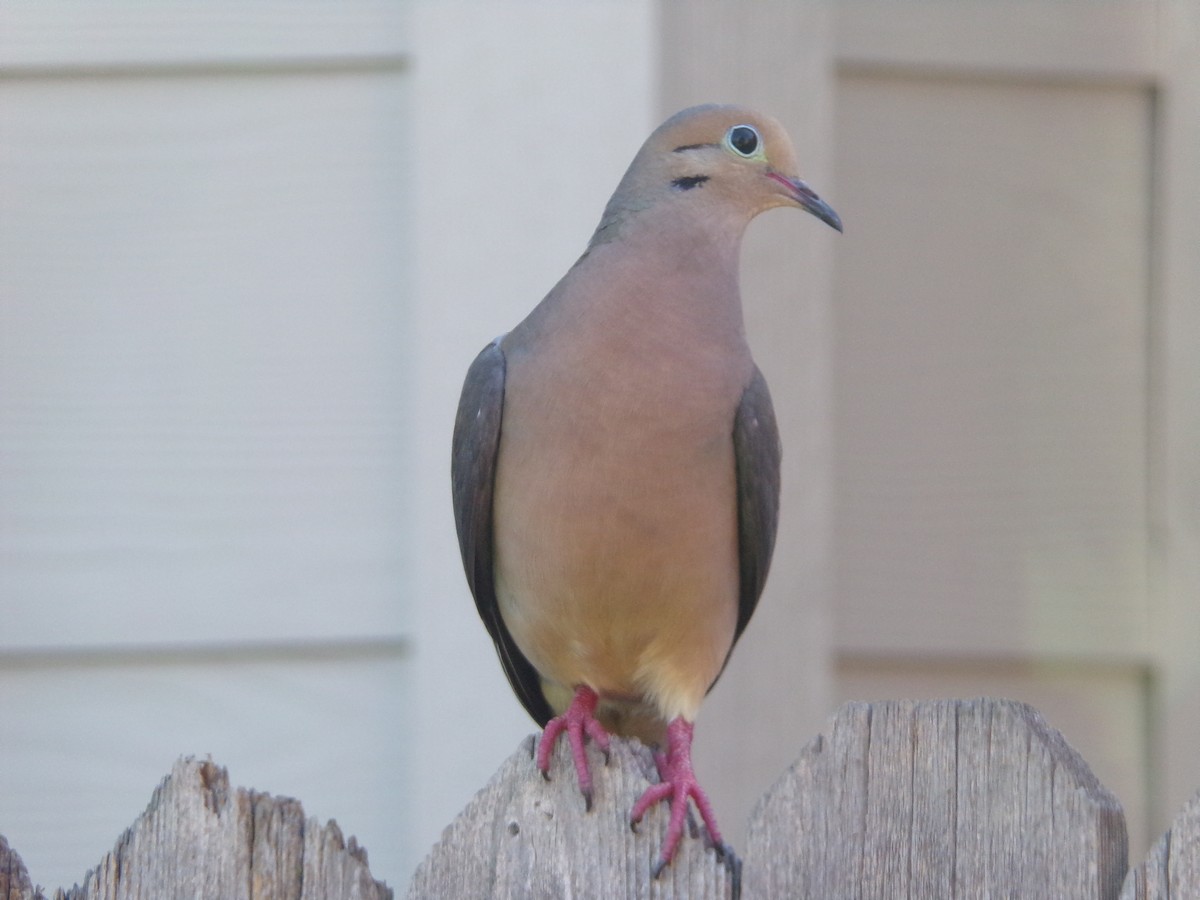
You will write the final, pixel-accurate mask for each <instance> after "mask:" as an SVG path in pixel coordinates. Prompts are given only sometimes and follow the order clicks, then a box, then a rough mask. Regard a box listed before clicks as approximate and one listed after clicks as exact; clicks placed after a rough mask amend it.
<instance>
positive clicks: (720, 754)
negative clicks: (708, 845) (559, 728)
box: [0, 0, 1200, 887]
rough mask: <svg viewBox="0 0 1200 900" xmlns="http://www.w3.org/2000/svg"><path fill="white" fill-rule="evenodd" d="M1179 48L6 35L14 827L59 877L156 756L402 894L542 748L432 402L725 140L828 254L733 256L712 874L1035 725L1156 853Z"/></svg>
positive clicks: (758, 244)
mask: <svg viewBox="0 0 1200 900" xmlns="http://www.w3.org/2000/svg"><path fill="white" fill-rule="evenodd" d="M1198 34H1200V6H1198V5H1197V4H1196V3H1195V2H1194V0H1186V2H1185V0H1178V2H1175V0H1159V2H1153V0H1139V2H1095V3H1083V2H1080V3H1061V4H1059V3H1054V4H1047V3H1042V2H1032V0H1029V2H1025V0H1006V2H982V0H980V2H969V3H962V2H949V0H936V2H935V0H913V2H910V3H906V4H897V3H894V2H877V3H867V2H845V3H841V4H836V5H835V4H820V3H816V2H813V3H804V4H797V3H790V2H782V0H779V2H762V3H755V4H735V3H733V2H713V0H707V2H689V3H684V2H682V0H578V2H572V3H550V2H534V0H525V2H510V0H504V2H483V0H477V2H463V0H459V2H449V0H445V2H443V0H411V2H386V3H385V2H372V0H340V2H336V3H334V2H327V0H307V2H299V3H279V2H267V0H263V2H256V0H251V2H245V0H243V2H238V3H233V2H223V0H222V2H211V0H209V2H204V3H200V2H193V0H186V2H185V0H178V2H177V0H169V2H162V3H158V4H155V5H153V6H152V7H151V6H147V5H142V4H134V3H130V2H121V0H108V2H96V3H93V4H90V5H88V6H87V7H86V9H84V8H81V7H80V6H79V5H76V4H65V3H59V2H52V0H14V2H9V3H7V4H5V5H4V6H3V7H2V8H0V833H3V834H5V835H6V836H7V837H8V838H9V840H10V841H11V843H12V844H13V846H14V847H16V848H17V850H18V851H19V852H20V853H21V854H22V856H23V857H24V858H25V860H26V861H27V863H28V865H29V868H30V870H31V872H32V874H33V876H34V878H35V879H36V880H38V881H41V882H42V883H43V884H47V885H51V886H56V885H59V884H69V883H70V882H72V881H74V880H75V879H77V878H79V877H81V876H82V873H83V872H84V870H85V869H86V868H87V867H88V866H89V865H91V864H93V863H94V862H96V861H97V860H98V859H99V858H100V856H101V855H102V854H103V853H104V852H105V851H106V850H107V849H108V848H109V847H110V846H111V845H112V843H113V841H114V840H115V839H116V837H117V835H118V834H119V832H120V830H121V829H122V828H124V827H125V826H126V825H128V824H129V823H130V822H131V821H132V820H133V818H134V817H135V816H136V815H137V814H138V812H139V811H140V810H141V809H142V808H143V807H144V805H145V803H146V801H147V800H148V797H149V793H150V790H151V789H152V787H153V785H154V783H155V782H156V780H157V779H158V778H159V777H161V776H162V775H164V774H165V773H166V772H167V771H168V769H169V768H170V765H171V763H172V761H173V760H174V758H175V757H176V756H177V755H180V754H185V753H191V754H201V755H202V754H208V753H211V754H212V755H213V757H214V758H215V759H216V760H217V761H218V762H220V763H222V764H224V765H226V766H228V767H229V768H230V770H231V777H232V778H233V780H234V782H235V783H237V784H243V785H248V786H253V787H255V788H258V789H261V790H267V791H271V792H274V793H282V794H291V795H294V796H297V797H299V798H300V799H302V800H303V801H304V804H305V808H306V810H307V811H308V812H309V813H310V814H311V815H316V816H318V817H320V818H322V819H325V818H331V817H332V818H336V819H337V820H338V821H339V822H340V823H341V824H342V826H343V828H344V829H345V830H346V831H347V832H349V833H354V834H356V835H357V836H358V837H359V839H360V841H361V842H362V843H363V844H365V845H366V847H367V848H368V849H369V851H370V855H371V862H372V870H373V871H374V873H375V874H376V875H377V876H378V877H382V878H385V879H387V880H388V881H389V882H390V883H392V884H393V885H394V886H398V887H402V886H403V885H404V884H406V882H407V879H408V876H409V873H410V871H411V869H412V868H413V866H415V864H416V863H417V861H418V860H419V859H420V858H421V856H422V855H423V854H424V853H425V852H426V850H427V849H428V847H429V846H430V844H431V843H432V842H433V841H434V840H435V839H436V838H437V835H438V834H439V833H440V830H441V828H442V827H443V826H444V825H445V824H447V823H448V822H449V821H450V819H451V818H452V817H453V816H454V814H455V813H456V812H457V811H458V809H460V808H461V807H462V806H463V805H464V804H465V803H466V802H467V801H468V800H469V798H470V796H471V795H472V793H473V792H474V791H475V790H476V789H477V788H478V787H479V786H481V785H482V784H483V783H484V781H485V780H486V779H487V778H488V777H489V776H490V775H491V773H492V772H493V771H494V770H495V768H496V767H497V766H498V765H499V763H500V761H501V760H502V759H503V758H504V757H505V756H506V755H507V754H508V753H510V752H511V751H512V750H513V748H515V746H516V745H517V743H518V742H519V740H520V739H521V738H522V737H523V736H524V735H525V734H526V733H528V732H529V731H530V730H531V729H532V723H531V722H529V720H528V719H527V718H526V717H525V716H524V714H523V712H522V711H521V709H520V707H519V706H518V704H517V703H516V701H515V699H513V698H512V697H511V695H510V692H509V690H508V687H507V685H506V684H505V681H504V679H503V676H502V675H501V673H500V668H499V665H498V664H497V662H496V660H495V659H494V655H493V651H492V649H491V646H490V643H489V641H488V640H487V637H486V635H485V633H484V631H483V628H482V626H481V625H480V624H479V622H478V620H477V618H476V615H475V612H474V608H473V605H472V603H471V600H470V597H469V594H468V592H467V590H466V585H465V581H464V580H463V578H462V574H461V571H460V567H459V562H458V553H457V546H456V543H455V538H454V529H453V522H452V516H451V510H450V504H449V486H448V444H449V437H450V429H451V424H452V420H453V414H454V406H455V403H456V400H457V395H458V389H459V386H460V384H461V378H462V375H463V373H464V372H465V370H466V367H467V365H468V364H469V363H470V360H471V359H472V358H473V356H474V354H475V353H476V352H477V351H478V349H479V348H480V347H481V346H483V344H484V343H486V342H487V341H488V340H490V339H491V338H492V337H494V336H495V335H497V334H499V333H501V332H502V331H504V330H505V329H507V328H508V327H511V325H512V324H514V323H515V322H516V321H517V320H518V319H519V318H520V317H521V316H522V315H524V313H525V312H526V311H527V310H528V309H529V308H530V307H531V306H532V305H533V304H534V303H535V302H536V301H537V300H538V299H540V297H541V296H542V295H543V294H544V293H545V292H546V291H547V290H548V289H549V288H550V287H551V286H552V284H553V283H554V281H555V280H556V279H557V278H558V277H559V276H560V275H561V274H562V273H563V272H565V271H566V269H567V268H568V267H569V266H570V264H571V263H572V262H573V261H574V259H575V258H576V257H577V256H578V254H579V252H581V250H582V248H583V246H584V244H585V243H586V241H587V238H588V236H589V235H590V232H591V230H592V228H593V227H594V226H595V223H596V221H597V220H598V218H599V214H600V210H601V208H602V206H603V204H604V201H605V200H606V199H607V197H608V195H609V193H610V192H611V190H612V188H613V187H614V186H615V184H616V182H617V180H618V179H619V177H620V175H621V173H622V172H623V171H624V168H625V166H626V165H627V164H628V161H629V159H630V158H631V157H632V155H633V153H634V152H635V151H636V149H637V147H638V146H639V144H640V143H641V141H642V139H643V138H644V137H645V135H646V134H647V133H648V132H649V130H650V129H651V128H652V127H653V126H654V125H655V124H657V122H658V121H660V120H661V119H662V118H663V117H664V116H665V115H666V114H668V113H670V112H673V111H674V110H676V109H678V108H680V107H682V106H684V105H688V104H691V103H695V102H701V101H705V100H721V101H740V102H747V103H750V104H754V105H758V106H761V107H763V108H765V109H767V110H769V111H770V112H772V113H774V114H775V115H776V116H778V117H779V118H780V119H782V120H783V121H784V123H785V124H786V125H787V126H788V128H789V130H790V132H791V133H792V136H793V138H794V142H795V144H796V146H797V150H798V154H799V158H800V160H801V163H802V167H803V171H802V173H801V174H802V175H803V176H804V177H806V178H807V179H808V180H809V181H810V182H811V183H812V184H813V185H814V186H815V187H816V188H817V189H818V190H819V191H820V193H821V194H822V196H824V197H826V198H827V199H829V200H830V202H831V203H832V204H833V205H834V207H835V208H836V209H837V210H838V211H839V213H841V215H842V218H843V219H844V220H845V222H846V234H845V235H844V236H837V235H835V234H834V233H833V232H831V231H830V230H829V229H826V228H823V227H822V226H821V225H820V224H819V223H816V222H815V221H813V220H811V219H809V218H807V217H803V216H798V215H794V214H791V215H789V214H787V213H772V214H770V215H768V216H764V217H763V218H762V219H760V220H758V221H756V222H755V223H754V224H753V225H752V227H751V229H750V232H749V234H748V236H747V242H746V247H745V250H744V254H743V263H744V270H745V271H744V278H743V288H744V295H745V301H746V307H747V310H746V312H747V322H748V328H749V330H750V332H751V342H752V344H753V345H754V347H755V350H756V354H757V356H758V358H759V360H760V363H761V365H762V367H763V369H764V370H765V371H766V374H767V377H768V379H769V380H770V382H771V385H772V391H773V394H774V396H775V402H776V406H777V407H778V408H779V414H780V420H781V424H782V427H783V429H784V441H785V473H784V479H785V485H784V491H785V498H784V513H783V515H784V519H783V523H782V525H781V536H780V543H779V547H778V549H777V551H776V561H775V565H774V568H773V570H772V577H771V581H770V584H769V585H768V594H767V596H766V597H765V599H764V602H763V604H762V606H761V607H760V611H759V613H758V614H757V616H756V619H755V621H754V623H753V624H752V625H751V628H750V629H749V631H748V632H747V635H746V637H745V638H744V639H743V643H742V644H741V646H740V647H739V651H738V653H737V654H735V656H734V657H733V661H732V663H731V665H730V667H729V670H728V672H727V673H726V675H725V678H724V679H723V680H722V682H721V684H720V685H719V686H718V688H717V689H716V690H715V691H714V692H713V694H712V696H711V697H710V700H709V703H708V704H707V705H706V707H705V712H704V715H703V716H702V719H701V726H700V728H699V729H698V750H697V753H698V760H697V768H698V771H699V773H700V776H701V778H702V780H703V781H705V783H706V784H707V785H708V786H709V787H710V790H711V792H712V794H713V795H714V800H715V802H716V804H717V809H718V812H719V814H720V815H721V817H722V821H723V822H724V823H725V824H726V827H727V828H728V829H729V830H730V832H731V833H732V835H733V836H734V837H735V840H740V833H739V832H740V823H741V822H742V821H743V820H744V819H745V816H746V814H747V813H748V811H749V809H750V807H751V806H752V805H753V803H754V801H755V800H756V798H757V797H758V795H759V794H760V793H761V792H762V791H763V790H764V789H765V788H766V787H767V786H768V785H769V784H770V783H771V781H772V780H773V779H774V777H775V776H777V775H778V773H779V772H780V771H781V770H782V768H783V767H784V766H785V765H787V764H788V762H789V761H790V760H791V759H792V758H794V757H795V756H796V754H797V752H798V750H799V748H800V746H801V745H802V744H803V743H804V742H805V741H807V740H808V739H810V738H811V737H812V736H813V735H815V734H816V733H817V732H818V731H819V729H820V728H821V725H822V723H823V721H824V719H825V717H826V716H827V715H828V714H829V713H830V712H831V711H832V710H833V708H834V707H835V705H836V704H837V703H838V702H839V701H841V700H843V699H849V698H857V699H876V698H882V697H899V696H907V697H930V696H975V695H982V694H989V695H1004V696H1012V697H1016V698H1019V699H1023V700H1027V701H1029V702H1031V703H1033V704H1035V705H1036V706H1038V707H1039V708H1040V709H1041V710H1042V711H1043V712H1044V713H1045V714H1046V715H1047V717H1048V718H1049V719H1050V721H1051V723H1052V724H1054V725H1056V726H1057V727H1059V728H1060V729H1062V730H1063V731H1064V732H1065V734H1066V736H1067V738H1068V739H1069V740H1070V741H1071V742H1072V743H1073V744H1074V745H1075V746H1076V747H1077V748H1078V749H1079V750H1080V751H1081V752H1082V753H1083V755H1084V756H1085V757H1086V758H1087V759H1088V760H1089V762H1090V763H1091V764H1092V765H1093V767H1094V768H1095V770H1096V772H1097V774H1098V775H1099V776H1100V777H1101V779H1102V780H1103V781H1104V782H1105V783H1106V784H1107V785H1108V786H1109V787H1110V788H1112V789H1113V790H1114V791H1115V792H1116V793H1117V794H1118V796H1119V797H1120V799H1121V800H1122V802H1123V803H1124V804H1125V806H1126V809H1127V810H1128V812H1129V818H1130V826H1131V850H1132V851H1133V852H1134V853H1140V852H1141V850H1142V849H1143V848H1144V847H1145V846H1146V845H1147V844H1148V843H1149V840H1150V839H1151V837H1152V836H1153V835H1155V834H1157V833H1158V832H1159V831H1161V830H1162V828H1164V827H1165V826H1166V824H1167V821H1168V820H1169V818H1170V816H1171V815H1172V814H1173V812H1174V811H1175V810H1176V809H1177V807H1178V806H1179V805H1180V804H1181V803H1182V802H1183V800H1184V799H1185V798H1186V796H1188V795H1189V794H1190V793H1191V792H1193V791H1194V790H1195V789H1196V788H1197V787H1200V757H1198V756H1197V755H1196V753H1195V752H1194V748H1195V747H1196V746H1197V744H1198V743H1200V698H1198V697H1197V691H1198V690H1200V662H1198V660H1200V654H1197V653H1196V649H1195V648H1196V645H1197V639H1198V638H1200V552H1198V543H1197V542H1198V540H1200V252H1197V250H1196V248H1197V247H1200V37H1198Z"/></svg>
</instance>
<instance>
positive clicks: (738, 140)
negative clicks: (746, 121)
mask: <svg viewBox="0 0 1200 900" xmlns="http://www.w3.org/2000/svg"><path fill="white" fill-rule="evenodd" d="M725 140H726V141H728V142H729V146H730V147H732V148H733V149H734V150H736V151H737V152H738V153H740V154H741V155H742V156H753V155H754V154H755V153H756V152H757V151H758V132H757V131H755V130H754V128H753V127H752V126H750V125H734V126H733V127H732V128H730V129H729V134H728V135H726V137H725Z"/></svg>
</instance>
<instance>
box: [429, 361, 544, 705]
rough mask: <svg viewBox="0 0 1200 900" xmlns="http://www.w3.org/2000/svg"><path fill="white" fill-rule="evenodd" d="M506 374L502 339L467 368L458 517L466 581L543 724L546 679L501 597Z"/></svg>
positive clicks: (511, 677) (517, 686)
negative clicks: (500, 458)
mask: <svg viewBox="0 0 1200 900" xmlns="http://www.w3.org/2000/svg"><path fill="white" fill-rule="evenodd" d="M504 373H505V364H504V352H503V351H502V350H501V349H500V341H499V339H497V340H495V341H493V342H492V343H490V344H488V346H486V347H484V348H483V350H482V351H481V352H480V354H479V355H478V356H477V357H475V362H473V363H471V368H470V369H469V370H468V371H467V378H466V381H465V382H464V384H463V389H462V396H461V397H460V398H459V401H458V415H457V416H456V417H455V420H454V442H453V455H452V457H451V463H450V478H451V483H452V486H453V490H454V521H455V524H456V525H457V527H458V548H459V550H460V551H461V552H462V561H463V568H464V569H465V570H466V573H467V583H468V584H469V585H470V588H471V593H472V594H473V595H474V596H475V606H476V608H477V609H478V610H479V617H480V618H481V619H483V624H484V626H485V627H486V628H487V631H488V634H490V635H491V636H492V641H493V642H494V643H495V644H496V653H497V654H499V656H500V663H501V665H502V666H503V667H504V674H505V675H507V676H508V682H509V684H511V685H512V689H513V691H514V693H516V695H517V699H519V700H520V701H521V705H522V706H524V707H525V710H526V711H527V712H528V713H529V715H531V716H532V717H533V718H534V720H535V721H537V723H538V725H541V726H545V724H546V722H547V721H548V720H549V719H550V717H551V716H552V715H553V712H552V711H551V709H550V705H549V704H548V703H547V702H546V698H545V696H544V695H543V694H542V686H541V679H540V677H539V676H538V673H537V671H536V670H535V669H534V668H533V665H532V664H530V662H529V660H528V659H526V658H525V656H524V655H523V654H522V653H521V651H520V650H519V649H517V645H516V643H515V642H514V641H513V639H512V635H511V634H509V632H508V627H507V626H506V625H505V624H504V620H503V619H502V618H501V617H500V607H499V604H498V603H497V602H496V584H495V576H494V570H493V544H492V494H493V486H494V484H495V479H496V457H497V453H498V451H499V449H500V423H501V419H502V418H503V415H504Z"/></svg>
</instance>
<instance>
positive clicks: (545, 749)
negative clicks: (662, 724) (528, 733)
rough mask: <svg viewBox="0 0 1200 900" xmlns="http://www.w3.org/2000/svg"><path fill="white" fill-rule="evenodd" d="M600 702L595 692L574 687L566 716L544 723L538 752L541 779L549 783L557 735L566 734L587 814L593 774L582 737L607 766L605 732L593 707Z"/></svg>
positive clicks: (581, 686) (585, 688)
mask: <svg viewBox="0 0 1200 900" xmlns="http://www.w3.org/2000/svg"><path fill="white" fill-rule="evenodd" d="M599 700H600V698H599V697H598V696H596V692H595V691H593V690H592V689H591V688H590V687H587V686H586V685H580V686H579V687H577V688H576V689H575V696H574V697H572V698H571V705H570V706H568V707H567V710H566V712H564V713H563V714H562V715H561V716H555V717H554V718H553V719H551V720H550V721H549V722H547V723H546V728H545V729H544V730H543V731H542V739H541V740H540V741H539V742H538V749H537V767H538V769H540V770H541V773H542V776H543V777H544V778H545V779H546V780H547V781H549V780H550V755H551V754H552V753H553V752H554V745H555V743H556V742H557V741H558V737H559V735H561V734H562V733H563V732H564V731H565V732H566V733H567V742H568V743H569V744H570V745H571V758H572V759H573V760H574V761H575V774H576V775H577V776H579V792H580V793H581V794H583V802H584V806H585V807H586V809H587V811H588V812H591V810H592V773H591V770H590V769H589V768H588V761H587V750H586V748H585V747H584V736H585V735H586V736H587V737H590V738H591V739H592V740H593V741H595V743H596V746H597V747H599V748H600V749H601V750H602V751H604V761H605V763H607V762H608V732H607V731H605V730H604V726H603V725H601V724H600V722H599V721H598V720H597V719H596V704H597V703H598V702H599Z"/></svg>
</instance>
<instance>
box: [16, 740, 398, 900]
mask: <svg viewBox="0 0 1200 900" xmlns="http://www.w3.org/2000/svg"><path fill="white" fill-rule="evenodd" d="M392 896H393V894H392V891H391V889H390V888H388V886H387V885H385V884H384V883H383V882H380V881H376V880H375V879H373V878H372V877H371V872H370V869H369V868H368V866H367V854H366V851H365V850H363V849H362V848H360V847H359V846H358V843H357V842H356V841H355V840H354V838H353V837H352V838H350V840H349V842H346V841H345V840H344V839H343V838H342V832H341V829H339V828H338V826H337V823H336V822H333V821H330V822H328V823H327V824H326V825H324V826H321V825H320V823H318V822H317V820H316V819H305V817H304V809H303V807H302V806H301V805H300V802H299V801H297V800H292V799H290V798H288V797H272V796H271V795H269V794H263V793H259V792H257V791H248V790H246V789H245V788H238V789H236V790H233V789H231V788H230V786H229V775H228V773H227V772H226V771H225V769H223V768H221V767H220V766H217V765H215V764H214V763H212V762H211V761H208V762H201V761H197V760H195V759H181V760H179V761H178V762H177V763H176V764H175V766H174V768H173V769H172V770H171V774H170V775H168V776H167V778H166V779H164V780H163V782H162V783H161V784H160V785H159V786H158V788H157V789H156V790H155V791H154V795H153V796H152V797H151V799H150V805H149V806H148V807H147V808H146V811H145V812H144V813H142V815H141V816H139V817H138V820H137V821H136V822H134V823H133V825H132V826H131V827H130V828H129V829H128V830H127V831H126V832H125V833H124V834H123V835H121V837H120V839H119V840H118V841H117V844H116V847H115V848H114V849H113V850H112V852H110V853H108V854H107V855H106V856H105V857H104V859H103V860H101V862H100V865H98V866H97V867H96V868H95V869H92V870H91V871H89V872H88V873H87V876H86V877H85V878H84V881H83V885H82V886H80V885H75V886H74V887H72V888H71V889H70V890H66V891H64V890H62V889H59V890H57V891H55V892H54V895H53V900H134V898H142V897H155V898H173V897H180V898H182V897H220V898H222V900H250V898H251V897H253V898H254V900H339V898H340V900H392ZM0 900H46V895H45V894H43V893H42V891H41V890H40V889H34V888H33V887H32V886H31V884H30V880H29V876H28V873H27V872H26V871H25V866H24V864H23V863H22V862H21V860H20V858H19V857H18V856H17V855H16V853H15V852H13V851H11V850H10V849H9V848H8V845H7V843H6V842H5V841H4V839H3V838H0Z"/></svg>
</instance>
